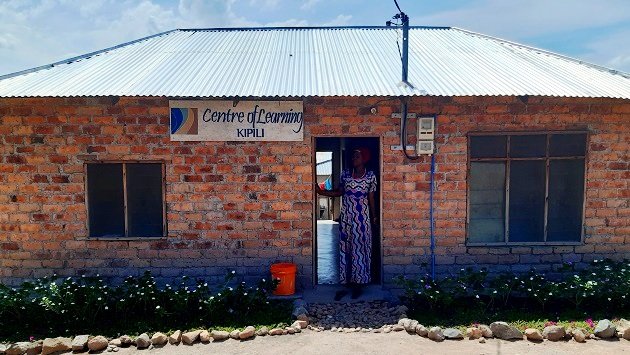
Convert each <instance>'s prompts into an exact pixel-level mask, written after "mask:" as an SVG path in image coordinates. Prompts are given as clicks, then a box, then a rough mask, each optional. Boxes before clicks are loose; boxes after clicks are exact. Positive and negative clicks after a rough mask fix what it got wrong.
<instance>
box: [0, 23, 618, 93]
mask: <svg viewBox="0 0 630 355" xmlns="http://www.w3.org/2000/svg"><path fill="white" fill-rule="evenodd" d="M409 41H410V43H409V53H410V57H409V58H410V59H409V60H410V61H409V82H410V83H411V84H412V85H413V88H410V87H407V86H405V85H401V84H400V77H401V74H400V72H401V60H400V54H399V47H398V43H400V42H401V30H400V29H397V28H392V27H329V28H325V27H324V28H255V29H247V28H243V29H199V30H194V29H186V30H174V31H169V32H165V33H161V34H158V35H155V36H151V37H147V38H144V39H140V40H137V41H134V42H130V43H126V44H123V45H120V46H117V47H112V48H108V49H106V50H103V51H99V52H94V53H90V54H88V55H85V56H80V57H76V58H72V59H70V60H66V61H61V62H57V63H55V64H53V65H49V66H44V67H39V68H35V69H32V70H28V71H24V72H19V73H15V74H10V75H5V76H3V77H0V97H32V96H167V97H235V96H240V97H244V96H257V97H291V96H293V97H300V96H413V95H440V96H482V95H491V96H497V95H510V96H512V95H541V96H571V97H573V96H575V97H613V98H625V99H630V75H629V74H626V73H621V72H618V71H614V70H610V69H606V68H603V67H600V66H596V65H592V64H588V63H584V62H581V61H578V60H575V59H571V58H567V57H564V56H561V55H558V54H554V53H550V52H546V51H543V50H539V49H535V48H531V47H527V46H523V45H519V44H516V43H512V42H509V41H504V40H501V39H497V38H493V37H488V36H484V35H481V34H477V33H473V32H469V31H465V30H461V29H456V28H445V27H412V28H411V30H410V35H409Z"/></svg>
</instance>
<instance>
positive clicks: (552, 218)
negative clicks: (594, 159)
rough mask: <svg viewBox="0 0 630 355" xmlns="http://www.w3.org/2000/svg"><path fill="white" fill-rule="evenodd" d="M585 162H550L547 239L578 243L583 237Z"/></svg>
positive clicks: (569, 160)
mask: <svg viewBox="0 0 630 355" xmlns="http://www.w3.org/2000/svg"><path fill="white" fill-rule="evenodd" d="M583 202H584V159H562V160H551V161H550V162H549V210H548V218H547V221H548V222H547V240H548V241H562V242H579V241H580V239H581V236H582V211H583Z"/></svg>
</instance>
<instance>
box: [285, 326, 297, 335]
mask: <svg viewBox="0 0 630 355" xmlns="http://www.w3.org/2000/svg"><path fill="white" fill-rule="evenodd" d="M285 332H287V333H289V334H295V328H292V327H286V328H284V331H283V332H282V334H286V333H285Z"/></svg>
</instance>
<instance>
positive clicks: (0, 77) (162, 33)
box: [0, 30, 177, 80]
mask: <svg viewBox="0 0 630 355" xmlns="http://www.w3.org/2000/svg"><path fill="white" fill-rule="evenodd" d="M175 31H177V30H169V31H164V32H160V33H156V34H153V35H150V36H146V37H142V38H138V39H134V40H133V41H129V42H124V43H121V44H117V45H115V46H112V47H107V48H105V49H100V50H97V51H94V52H89V53H86V54H81V55H78V56H76V57H72V58H68V59H63V60H60V61H57V62H54V63H51V64H44V65H40V66H38V67H35V68H30V69H24V70H20V71H17V72H13V73H9V74H4V75H0V80H4V79H9V78H13V77H16V76H20V75H24V74H29V73H34V72H36V71H40V70H43V69H48V68H52V67H54V66H56V65H60V64H68V63H72V62H75V61H77V60H81V59H85V58H89V57H93V56H95V55H99V54H101V53H105V52H109V51H112V50H114V49H118V48H122V47H126V46H129V45H132V44H135V43H138V42H142V41H145V40H147V39H151V38H153V37H158V36H161V35H165V34H169V33H171V32H175Z"/></svg>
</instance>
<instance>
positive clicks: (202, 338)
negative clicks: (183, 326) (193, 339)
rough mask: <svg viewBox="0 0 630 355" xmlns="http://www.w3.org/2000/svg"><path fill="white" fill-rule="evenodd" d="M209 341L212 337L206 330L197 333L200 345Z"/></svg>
mask: <svg viewBox="0 0 630 355" xmlns="http://www.w3.org/2000/svg"><path fill="white" fill-rule="evenodd" d="M210 340H212V337H211V336H210V332H208V331H207V330H205V329H204V330H202V331H201V332H200V333H199V341H200V342H202V343H209V342H210Z"/></svg>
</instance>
